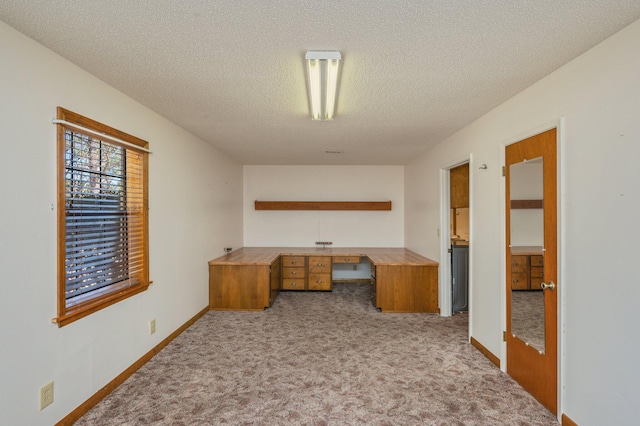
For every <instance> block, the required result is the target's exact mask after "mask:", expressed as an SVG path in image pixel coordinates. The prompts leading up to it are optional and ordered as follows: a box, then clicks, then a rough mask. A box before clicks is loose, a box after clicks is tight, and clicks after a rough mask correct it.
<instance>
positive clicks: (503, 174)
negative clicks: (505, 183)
mask: <svg viewBox="0 0 640 426" xmlns="http://www.w3.org/2000/svg"><path fill="white" fill-rule="evenodd" d="M505 169H506V167H505V166H502V177H505V176H506V170H505Z"/></svg>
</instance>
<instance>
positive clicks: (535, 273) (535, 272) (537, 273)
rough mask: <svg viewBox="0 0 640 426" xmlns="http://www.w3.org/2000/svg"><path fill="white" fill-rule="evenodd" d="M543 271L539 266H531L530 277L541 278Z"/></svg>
mask: <svg viewBox="0 0 640 426" xmlns="http://www.w3.org/2000/svg"><path fill="white" fill-rule="evenodd" d="M543 272H544V268H543V267H541V266H532V267H531V278H532V279H533V278H542V275H543Z"/></svg>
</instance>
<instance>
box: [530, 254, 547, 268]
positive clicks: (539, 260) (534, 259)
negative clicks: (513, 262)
mask: <svg viewBox="0 0 640 426" xmlns="http://www.w3.org/2000/svg"><path fill="white" fill-rule="evenodd" d="M531 266H544V257H542V256H531Z"/></svg>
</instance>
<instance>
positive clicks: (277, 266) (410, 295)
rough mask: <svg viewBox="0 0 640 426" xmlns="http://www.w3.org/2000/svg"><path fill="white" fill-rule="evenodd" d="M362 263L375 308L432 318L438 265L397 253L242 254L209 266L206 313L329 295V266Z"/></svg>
mask: <svg viewBox="0 0 640 426" xmlns="http://www.w3.org/2000/svg"><path fill="white" fill-rule="evenodd" d="M320 253H321V254H320ZM362 257H366V258H367V259H368V260H369V262H370V263H371V265H372V284H373V285H372V302H373V305H374V306H375V307H377V308H379V309H381V310H382V311H383V312H434V313H435V312H438V263H437V262H434V261H432V260H430V259H427V258H425V257H423V256H420V255H418V254H416V253H413V252H411V251H410V250H406V249H403V248H347V249H338V250H336V249H327V250H326V251H322V252H318V250H314V249H304V248H276V247H274V248H256V247H253V248H251V247H249V248H243V249H240V250H237V251H235V252H231V253H230V254H228V255H226V256H222V257H220V258H217V259H214V260H212V261H210V262H209V307H210V309H219V310H225V309H226V310H263V309H264V308H267V307H269V306H271V305H272V304H273V302H274V301H275V299H276V297H277V295H278V292H279V291H280V290H315V291H318V290H319V291H330V290H332V288H333V287H332V279H331V278H332V277H331V274H332V271H331V269H332V264H333V263H354V264H355V263H360V260H361V258H362Z"/></svg>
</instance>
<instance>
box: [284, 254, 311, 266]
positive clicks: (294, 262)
mask: <svg viewBox="0 0 640 426" xmlns="http://www.w3.org/2000/svg"><path fill="white" fill-rule="evenodd" d="M304 260H305V257H304V256H282V266H283V267H286V266H288V267H292V268H304Z"/></svg>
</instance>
